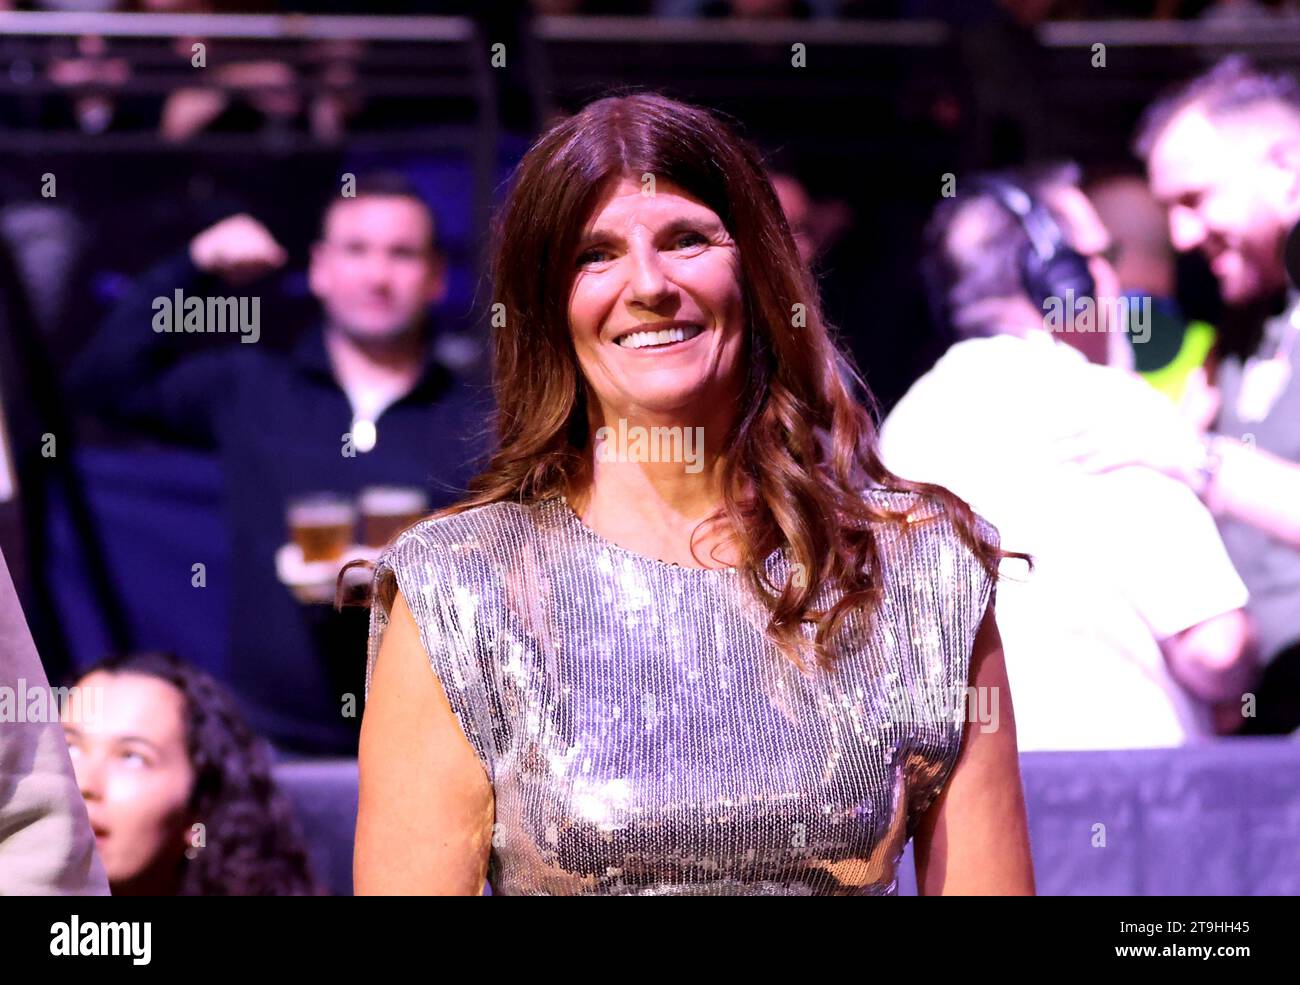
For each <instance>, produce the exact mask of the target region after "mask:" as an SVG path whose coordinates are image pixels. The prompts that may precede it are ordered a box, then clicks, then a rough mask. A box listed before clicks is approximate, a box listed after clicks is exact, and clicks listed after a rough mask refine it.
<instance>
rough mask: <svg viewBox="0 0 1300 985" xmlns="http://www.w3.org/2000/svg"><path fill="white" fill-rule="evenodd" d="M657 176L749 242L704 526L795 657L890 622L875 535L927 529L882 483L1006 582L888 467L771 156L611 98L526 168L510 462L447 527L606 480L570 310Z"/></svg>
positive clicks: (641, 100)
mask: <svg viewBox="0 0 1300 985" xmlns="http://www.w3.org/2000/svg"><path fill="white" fill-rule="evenodd" d="M647 174H649V175H653V176H654V177H655V180H656V181H657V182H671V183H672V184H673V185H675V186H677V187H678V188H680V189H682V190H684V191H685V192H687V193H689V194H691V195H693V196H695V197H696V198H698V199H699V200H700V201H701V202H703V203H704V204H705V205H707V206H708V207H709V208H710V209H712V210H713V211H714V212H715V213H717V215H718V216H719V217H720V218H721V219H722V221H723V223H724V224H725V225H726V228H727V231H728V232H729V233H730V234H731V237H732V238H733V239H734V241H735V243H736V244H737V249H738V254H739V260H740V276H741V289H742V292H743V298H744V317H745V319H746V325H747V331H748V338H747V341H746V348H747V376H746V380H745V383H744V387H743V391H742V397H741V404H740V406H739V408H738V413H737V415H736V420H735V424H734V425H733V427H732V431H731V433H730V434H729V435H728V436H727V441H726V444H725V446H724V447H726V448H727V449H728V452H727V453H725V454H724V455H723V457H722V460H721V462H720V463H719V469H720V479H721V488H722V491H723V502H722V505H721V507H720V508H719V509H718V510H717V511H716V512H715V513H714V514H713V515H712V516H710V517H709V518H707V519H706V520H704V521H702V523H701V524H700V527H703V526H704V525H706V524H709V523H714V522H720V523H725V524H726V529H727V530H728V531H729V532H731V533H732V535H733V536H734V537H735V540H736V542H737V547H738V549H739V551H740V556H741V563H740V565H739V566H738V567H739V568H740V569H741V573H742V576H743V578H744V581H745V583H746V584H747V585H748V587H749V588H750V589H751V590H752V591H753V592H755V593H756V594H757V595H758V597H759V598H761V599H762V600H763V601H764V603H765V604H766V605H767V607H768V610H769V612H770V621H769V624H768V627H767V630H768V634H769V636H770V637H771V638H772V640H773V641H774V642H775V643H776V645H777V646H778V647H779V648H780V650H781V651H782V652H783V653H784V654H785V655H786V656H788V657H789V658H790V659H792V660H794V662H795V663H796V664H797V665H798V666H800V667H801V668H802V667H804V666H805V661H804V657H805V656H806V655H807V653H808V651H809V649H811V651H812V656H813V658H814V660H815V662H816V663H817V664H819V665H821V666H830V665H831V664H832V663H833V660H834V656H835V654H834V652H833V650H834V649H837V647H834V646H833V645H832V642H831V641H832V640H835V638H836V637H837V634H838V632H839V629H840V627H841V625H842V623H843V621H844V619H845V617H846V616H848V615H849V613H851V612H853V611H855V610H861V611H862V612H863V614H864V615H865V616H868V617H869V616H870V615H871V613H872V612H873V611H874V610H875V607H876V605H877V604H878V602H879V599H880V590H879V581H878V579H877V577H876V572H877V571H878V548H877V542H876V534H875V531H876V530H878V529H879V527H880V525H881V524H906V523H908V522H909V518H908V513H907V511H906V510H899V511H892V510H886V509H883V508H881V507H879V506H877V505H875V504H873V503H872V502H870V501H868V500H867V499H866V498H864V495H863V493H864V490H865V488H866V487H868V486H870V485H872V484H874V485H877V486H880V487H884V488H886V489H891V490H896V491H900V492H909V493H918V494H920V495H922V496H929V497H933V498H934V500H937V502H938V504H939V505H940V506H941V510H940V511H939V513H938V514H936V516H942V515H945V514H946V515H947V516H948V517H950V518H951V520H952V522H953V524H954V527H955V529H956V531H957V532H958V534H959V535H960V537H961V539H962V540H963V541H964V542H965V543H966V544H967V546H968V547H969V548H970V549H971V550H972V551H973V552H974V553H975V554H976V555H977V557H978V558H979V561H980V563H981V564H982V565H983V566H984V568H985V569H986V570H987V571H988V572H989V574H990V576H991V577H996V575H997V566H998V562H999V561H1000V559H1001V558H1002V557H1006V556H1022V555H1012V554H1009V553H1008V552H1004V551H1002V550H1000V549H999V547H998V546H997V545H995V544H992V543H988V542H986V541H984V540H983V539H981V538H980V536H979V534H978V532H977V526H976V518H975V516H974V514H973V513H972V511H971V509H970V507H969V506H967V505H966V504H965V503H964V502H963V501H962V500H960V499H959V498H958V497H956V496H955V495H953V494H952V493H951V492H949V491H948V490H946V489H943V488H941V487H939V486H935V485H930V484H925V483H917V482H909V481H907V480H905V479H902V478H899V477H898V476H896V475H893V474H892V473H890V472H889V471H888V470H887V469H886V468H885V467H884V465H883V464H882V463H881V461H880V458H879V456H878V454H877V451H876V428H875V423H874V410H875V405H874V400H873V399H872V398H871V396H870V393H869V391H868V389H867V387H866V385H865V383H864V382H863V381H862V378H861V376H860V374H859V373H858V372H857V370H856V369H855V368H854V367H853V365H852V362H851V360H850V359H849V358H848V356H847V355H846V354H845V353H844V351H843V350H842V349H841V347H840V346H839V345H838V344H837V343H836V341H835V340H834V339H833V337H832V329H831V327H830V326H829V325H828V324H827V323H826V320H825V318H824V317H823V315H822V311H821V304H820V300H819V297H818V289H817V284H816V281H815V279H814V277H813V274H812V272H811V271H810V269H809V268H808V266H807V265H806V264H805V263H804V262H803V261H802V260H801V259H800V257H799V253H798V249H797V247H796V245H795V242H794V239H793V237H792V236H791V233H790V229H789V226H788V225H787V223H786V220H785V216H784V214H783V212H782V210H781V206H780V203H779V201H778V200H777V197H776V193H775V192H774V191H773V189H772V185H771V184H770V182H769V181H768V179H767V176H766V173H765V163H764V161H763V159H762V157H761V155H760V154H759V152H758V151H757V149H756V148H755V147H754V146H753V145H751V144H750V143H749V142H748V141H747V140H745V139H744V138H743V137H741V136H740V134H739V132H738V129H737V128H736V127H735V126H734V125H732V124H730V123H728V122H726V121H724V120H723V119H722V118H721V117H720V116H718V115H716V114H715V113H713V112H710V111H708V110H705V109H703V108H700V107H697V106H692V105H689V104H687V103H683V102H679V101H677V100H674V99H670V98H668V97H665V96H662V95H659V94H655V93H644V92H634V93H630V94H624V95H618V96H611V97H608V98H604V99H600V100H598V101H596V102H593V103H591V104H589V105H588V106H587V107H585V108H584V109H583V110H581V111H580V112H579V113H577V114H575V115H573V116H570V117H568V118H565V119H562V120H560V121H559V122H557V123H555V124H554V125H553V126H552V127H551V128H550V129H549V130H547V131H546V132H545V133H544V134H543V135H542V136H541V137H540V138H539V139H538V140H537V142H536V143H535V144H534V145H533V146H532V148H531V149H530V150H529V151H528V153H527V154H525V156H524V158H523V160H522V161H521V163H520V165H519V167H518V170H517V172H516V176H515V181H514V185H513V188H512V189H511V191H510V193H509V195H508V198H507V200H506V202H505V204H504V207H503V208H502V210H501V212H500V213H499V215H498V217H497V220H496V223H495V227H494V230H493V234H494V236H493V238H494V255H493V262H492V279H493V287H494V292H493V295H492V299H493V301H494V303H495V305H497V306H500V307H497V309H496V311H495V313H494V314H495V315H496V317H494V319H493V331H492V346H491V349H492V375H493V391H494V395H495V398H496V437H497V450H496V452H495V454H494V455H493V457H492V458H491V460H490V461H489V463H488V465H487V467H486V469H485V470H484V471H483V472H482V473H481V474H480V475H478V476H477V477H476V478H475V479H474V480H473V481H472V482H471V483H470V487H469V490H470V491H469V495H468V496H467V497H466V498H465V499H463V500H461V501H460V502H458V503H456V504H454V505H453V506H450V507H447V508H446V509H444V510H441V511H439V512H438V513H435V514H434V516H446V515H451V514H455V513H460V512H463V511H465V510H468V509H473V508H474V507H477V506H483V505H485V504H488V503H497V502H505V501H516V502H521V503H527V502H536V501H539V500H542V499H547V498H550V497H554V496H558V495H561V494H566V493H568V492H569V491H570V490H571V489H574V488H579V489H580V488H583V485H584V483H585V482H587V481H589V479H590V470H591V454H592V453H591V450H590V449H589V448H588V447H587V446H588V441H589V424H588V420H587V387H586V383H585V381H584V379H583V376H582V373H581V372H580V370H579V366H578V362H577V356H576V354H575V351H574V347H573V341H572V336H571V332H570V327H569V316H568V300H567V299H568V298H569V295H570V290H571V287H572V283H573V279H574V276H575V272H576V268H575V259H576V253H577V247H578V242H579V239H580V236H581V234H582V231H583V228H584V225H585V223H586V222H587V221H588V220H589V217H590V216H591V214H592V212H593V210H594V209H595V207H596V205H597V204H598V201H599V197H600V195H601V194H602V192H603V191H604V190H605V187H606V186H607V183H608V182H609V181H611V180H612V179H613V180H616V179H618V178H620V177H630V178H632V179H633V180H635V181H638V182H640V181H641V180H642V176H643V175H647ZM796 306H802V307H801V308H797V307H796ZM797 314H798V315H801V316H802V317H796V315H797ZM855 393H856V396H855ZM868 408H871V409H870V410H869V409H868ZM700 527H697V528H696V530H695V535H698V534H699V532H700ZM695 535H693V536H692V544H694V542H695ZM779 545H784V546H785V548H786V553H787V557H788V559H789V561H790V565H791V571H792V572H795V571H799V572H801V574H802V575H803V577H795V576H794V575H793V574H792V575H791V577H790V579H789V580H787V581H786V583H785V584H780V585H778V584H772V583H771V582H770V580H769V579H768V577H767V575H766V572H765V570H764V567H763V561H764V559H765V558H766V557H767V556H768V555H769V554H771V552H772V551H773V550H775V549H776V547H777V546H779ZM692 549H694V548H692ZM799 566H802V568H800V567H799ZM832 584H836V585H838V586H840V587H841V588H842V589H843V595H842V596H841V597H840V598H839V600H838V601H837V602H836V603H835V604H834V606H833V607H831V608H830V609H829V610H828V611H817V610H816V609H815V608H814V602H815V600H816V599H817V597H818V595H819V593H820V592H821V591H822V589H823V587H824V586H828V585H832ZM383 594H384V595H385V596H388V595H389V594H390V590H385V591H384V592H383ZM387 600H391V599H387ZM387 600H386V601H387ZM805 622H815V623H816V631H815V633H814V634H813V639H812V640H809V639H808V638H807V637H805V636H804V634H803V632H802V631H801V624H802V623H805Z"/></svg>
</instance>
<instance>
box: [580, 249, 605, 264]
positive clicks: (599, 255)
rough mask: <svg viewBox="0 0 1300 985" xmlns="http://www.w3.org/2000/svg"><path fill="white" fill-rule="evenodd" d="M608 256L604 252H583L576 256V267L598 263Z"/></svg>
mask: <svg viewBox="0 0 1300 985" xmlns="http://www.w3.org/2000/svg"><path fill="white" fill-rule="evenodd" d="M608 256H609V254H608V253H606V252H605V251H604V250H584V251H583V252H582V253H579V254H578V260H577V264H576V265H577V266H579V267H585V266H586V265H587V264H589V263H599V262H600V261H601V260H603V259H605V258H606V257H608Z"/></svg>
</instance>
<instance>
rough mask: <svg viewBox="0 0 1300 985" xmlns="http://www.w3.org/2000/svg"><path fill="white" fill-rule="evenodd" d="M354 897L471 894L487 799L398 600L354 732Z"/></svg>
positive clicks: (482, 848)
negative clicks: (356, 790) (357, 731)
mask: <svg viewBox="0 0 1300 985" xmlns="http://www.w3.org/2000/svg"><path fill="white" fill-rule="evenodd" d="M358 760H359V767H360V777H361V779H360V801H359V805H358V811H357V839H356V850H355V856H354V881H355V884H356V890H357V892H358V893H359V894H366V893H385V894H391V893H397V894H405V893H450V894H475V895H476V894H478V893H479V892H481V890H482V886H483V880H484V878H485V876H486V870H487V859H488V854H489V850H490V845H491V837H492V821H493V809H494V805H493V793H492V785H491V782H490V781H489V779H488V777H487V775H486V773H485V772H484V769H483V766H482V765H481V763H480V761H479V758H478V756H477V755H476V754H475V751H474V749H473V747H472V746H471V745H470V743H469V741H468V740H467V739H466V737H465V735H464V733H463V732H462V731H461V728H460V726H459V724H458V722H457V719H456V716H455V714H454V713H453V711H452V708H451V705H450V702H449V701H448V699H447V695H446V692H445V691H444V690H443V687H442V685H441V683H440V681H439V680H438V677H437V675H435V674H433V673H431V672H430V668H429V660H428V656H427V653H426V651H425V648H424V645H423V644H422V642H421V638H420V633H419V629H418V627H417V626H416V623H415V619H414V617H413V616H412V614H411V610H410V608H409V607H408V606H407V604H406V600H405V598H404V597H403V596H402V595H401V593H400V592H399V593H398V594H397V595H396V596H395V597H394V599H393V603H392V606H391V610H390V613H389V629H388V631H387V632H386V633H385V634H384V637H383V643H382V647H381V652H380V659H379V660H378V661H376V664H375V667H374V669H373V676H372V680H371V686H370V692H369V696H368V698H367V701H366V710H365V715H364V717H363V719H362V725H361V746H360V750H359V754H358Z"/></svg>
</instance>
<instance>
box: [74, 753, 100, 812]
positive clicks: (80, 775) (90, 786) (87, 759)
mask: <svg viewBox="0 0 1300 985" xmlns="http://www.w3.org/2000/svg"><path fill="white" fill-rule="evenodd" d="M72 770H73V773H74V774H75V775H76V777H77V789H78V790H80V791H81V796H82V797H83V798H84V799H86V800H98V799H100V798H101V797H102V796H103V794H104V763H103V760H102V759H101V758H100V757H98V756H91V755H87V754H86V753H84V752H83V753H81V754H80V755H77V756H73V757H72Z"/></svg>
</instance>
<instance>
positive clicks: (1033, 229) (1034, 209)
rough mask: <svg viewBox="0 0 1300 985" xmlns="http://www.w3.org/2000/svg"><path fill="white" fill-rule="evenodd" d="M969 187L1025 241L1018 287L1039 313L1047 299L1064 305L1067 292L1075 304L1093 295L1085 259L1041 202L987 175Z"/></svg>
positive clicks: (1006, 182) (1092, 285) (1023, 190)
mask: <svg viewBox="0 0 1300 985" xmlns="http://www.w3.org/2000/svg"><path fill="white" fill-rule="evenodd" d="M972 184H973V185H974V186H975V190H976V191H977V192H984V193H986V194H988V195H991V196H992V197H993V198H994V199H995V200H996V201H997V202H998V203H999V204H1000V205H1001V206H1002V207H1003V208H1004V209H1006V210H1007V211H1008V212H1010V213H1011V214H1012V215H1014V216H1015V217H1016V219H1017V220H1019V222H1020V227H1021V228H1022V229H1024V231H1025V235H1026V236H1028V237H1029V242H1028V243H1026V244H1025V246H1024V248H1023V249H1022V250H1021V253H1020V283H1021V284H1023V285H1024V288H1025V293H1026V294H1028V295H1029V300H1031V301H1032V302H1033V303H1034V306H1035V307H1036V308H1037V309H1038V310H1039V311H1042V310H1043V305H1044V304H1046V302H1047V299H1048V298H1060V299H1061V302H1062V303H1064V302H1065V298H1066V292H1067V291H1073V292H1074V294H1073V297H1074V298H1075V299H1076V301H1077V300H1080V299H1082V298H1085V297H1086V298H1091V297H1092V296H1093V294H1095V293H1096V291H1097V285H1096V283H1095V282H1094V281H1093V279H1092V272H1091V271H1090V270H1088V260H1087V258H1086V257H1085V256H1083V255H1082V254H1081V253H1079V252H1078V251H1077V250H1076V249H1074V248H1073V247H1072V246H1070V244H1069V243H1067V242H1066V241H1065V234H1064V233H1063V232H1062V231H1061V227H1060V225H1059V224H1058V223H1057V221H1056V220H1055V219H1054V218H1053V217H1052V213H1050V212H1049V211H1048V210H1047V207H1046V206H1045V205H1043V203H1042V202H1040V201H1039V200H1038V199H1036V198H1035V197H1034V196H1033V195H1031V194H1030V193H1029V192H1027V191H1026V190H1025V189H1023V188H1021V187H1020V186H1019V185H1017V184H1015V183H1013V182H1011V181H1008V180H1006V179H1005V178H998V177H995V176H992V175H989V176H986V177H982V178H976V179H975V180H974V181H973V182H972Z"/></svg>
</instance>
